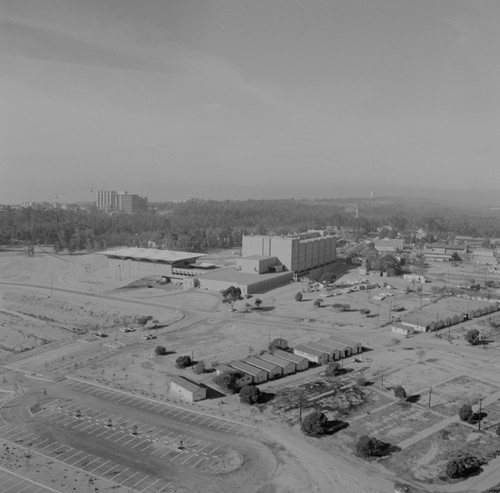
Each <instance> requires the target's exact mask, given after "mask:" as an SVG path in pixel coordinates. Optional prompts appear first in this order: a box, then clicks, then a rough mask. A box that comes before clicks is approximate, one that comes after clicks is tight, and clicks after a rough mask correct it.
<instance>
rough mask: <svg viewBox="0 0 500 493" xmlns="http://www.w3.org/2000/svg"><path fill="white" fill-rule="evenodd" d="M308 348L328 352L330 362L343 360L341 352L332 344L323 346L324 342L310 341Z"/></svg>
mask: <svg viewBox="0 0 500 493" xmlns="http://www.w3.org/2000/svg"><path fill="white" fill-rule="evenodd" d="M307 346H308V347H312V348H314V349H318V350H319V351H325V352H327V353H328V361H337V360H338V359H340V358H341V354H340V350H339V349H338V348H337V347H335V346H333V345H332V344H323V343H322V341H309V342H308V343H307Z"/></svg>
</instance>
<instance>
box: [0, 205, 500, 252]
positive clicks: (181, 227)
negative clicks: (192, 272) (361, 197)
mask: <svg viewBox="0 0 500 493" xmlns="http://www.w3.org/2000/svg"><path fill="white" fill-rule="evenodd" d="M348 205H352V204H350V203H349V200H347V199H343V200H340V199H339V200H316V201H308V200H245V201H236V200H226V201H214V200H199V199H192V200H188V201H186V202H183V203H168V204H163V205H162V206H161V207H160V206H158V207H156V210H151V211H149V212H143V213H138V214H132V215H131V214H123V213H120V214H111V215H110V214H107V213H105V212H103V211H100V210H97V209H96V208H95V207H92V208H90V209H88V210H87V209H77V208H75V209H72V210H63V209H57V208H53V209H44V208H36V207H28V208H22V209H17V208H12V207H5V208H3V209H2V211H1V214H0V244H16V243H21V244H46V245H47V244H50V245H54V249H55V250H56V251H61V250H68V251H70V252H75V251H83V250H86V251H95V250H103V249H105V248H109V247H113V246H117V245H124V246H138V247H144V246H147V244H148V242H149V241H154V242H155V243H156V244H157V245H159V246H160V247H162V248H166V247H168V248H169V249H172V250H185V251H200V252H205V251H207V250H210V249H213V248H233V247H238V246H240V245H241V237H242V235H244V234H271V233H272V234H288V233H294V232H300V231H305V230H307V229H311V228H313V229H320V228H325V227H327V226H328V225H335V226H338V227H346V228H349V229H351V230H352V231H356V232H357V233H358V234H359V235H360V236H362V235H363V234H367V233H373V232H376V231H377V229H378V228H380V227H383V226H387V225H389V226H390V227H391V228H390V229H389V228H386V229H385V230H384V229H382V230H381V232H380V233H379V235H380V236H388V237H391V236H394V237H395V236H396V235H397V234H398V233H404V234H406V236H407V240H408V241H412V240H416V238H415V237H414V235H413V236H412V233H411V232H409V231H408V227H409V225H411V228H412V229H413V230H415V229H417V228H424V229H425V230H426V231H427V232H428V236H427V237H426V238H424V239H423V240H422V241H427V242H428V241H447V240H448V239H449V235H450V233H452V234H460V235H471V236H484V237H487V238H498V237H500V221H498V214H497V215H495V214H493V215H492V214H491V211H489V214H485V213H484V212H482V211H480V210H479V211H474V213H471V211H465V210H457V209H454V208H449V207H447V206H440V205H437V204H428V203H426V202H422V203H419V204H418V207H415V204H412V203H411V202H410V201H408V202H398V200H397V199H391V200H385V201H384V202H377V201H366V202H364V203H360V204H358V205H359V207H360V212H361V216H360V217H358V218H356V217H355V216H354V214H352V212H350V210H349V208H348V207H347V206H348ZM395 211H397V212H395Z"/></svg>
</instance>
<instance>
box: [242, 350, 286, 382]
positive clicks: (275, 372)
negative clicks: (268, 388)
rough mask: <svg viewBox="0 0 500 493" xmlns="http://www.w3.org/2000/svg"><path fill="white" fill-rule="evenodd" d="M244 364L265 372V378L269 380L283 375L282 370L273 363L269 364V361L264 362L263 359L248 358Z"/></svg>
mask: <svg viewBox="0 0 500 493" xmlns="http://www.w3.org/2000/svg"><path fill="white" fill-rule="evenodd" d="M245 363H248V364H249V365H252V366H255V367H257V368H260V369H261V370H265V371H266V372H267V378H268V379H269V380H274V379H275V378H279V377H280V376H281V375H282V373H283V370H282V369H281V367H280V366H278V365H275V364H274V363H269V361H264V360H263V359H260V358H257V357H255V356H250V357H249V358H247V359H246V360H245Z"/></svg>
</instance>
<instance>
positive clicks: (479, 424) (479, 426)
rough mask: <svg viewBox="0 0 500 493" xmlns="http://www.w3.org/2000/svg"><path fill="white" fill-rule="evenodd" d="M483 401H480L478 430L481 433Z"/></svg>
mask: <svg viewBox="0 0 500 493" xmlns="http://www.w3.org/2000/svg"><path fill="white" fill-rule="evenodd" d="M481 401H482V399H479V419H478V421H477V430H478V431H481Z"/></svg>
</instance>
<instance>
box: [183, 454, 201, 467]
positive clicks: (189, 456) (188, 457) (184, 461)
mask: <svg viewBox="0 0 500 493" xmlns="http://www.w3.org/2000/svg"><path fill="white" fill-rule="evenodd" d="M193 457H197V456H195V455H188V456H187V458H186V459H185V460H183V461H182V462H181V465H184V464H185V463H186V462H187V461H188V460H190V459H192V458H193Z"/></svg>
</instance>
